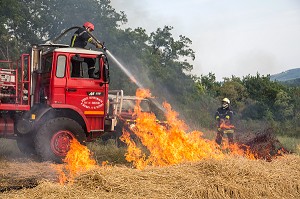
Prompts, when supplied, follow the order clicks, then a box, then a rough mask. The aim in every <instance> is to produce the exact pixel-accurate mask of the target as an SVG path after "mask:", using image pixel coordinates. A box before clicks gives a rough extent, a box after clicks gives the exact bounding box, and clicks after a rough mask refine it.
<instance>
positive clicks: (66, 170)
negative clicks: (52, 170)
mask: <svg viewBox="0 0 300 199" xmlns="http://www.w3.org/2000/svg"><path fill="white" fill-rule="evenodd" d="M63 162H64V164H63V166H62V168H61V169H60V175H59V182H60V184H64V183H65V182H70V183H73V181H74V178H75V177H76V176H77V175H78V174H79V173H81V172H84V171H88V170H90V169H92V168H95V166H96V165H97V163H96V161H95V160H94V159H92V158H91V153H90V150H89V149H88V148H87V147H86V146H83V145H81V144H80V143H79V142H78V141H77V140H76V139H73V140H72V141H71V145H70V150H69V151H68V153H67V155H66V157H65V158H64V160H63Z"/></svg>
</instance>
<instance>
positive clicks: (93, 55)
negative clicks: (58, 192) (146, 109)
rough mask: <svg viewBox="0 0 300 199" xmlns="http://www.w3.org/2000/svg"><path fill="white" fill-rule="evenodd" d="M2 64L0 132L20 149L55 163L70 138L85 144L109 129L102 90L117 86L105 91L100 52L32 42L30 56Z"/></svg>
mask: <svg viewBox="0 0 300 199" xmlns="http://www.w3.org/2000/svg"><path fill="white" fill-rule="evenodd" d="M1 62H2V63H4V62H5V61H0V63H1ZM7 64H8V65H9V66H8V67H6V68H5V69H4V68H3V65H2V64H1V65H0V67H1V68H0V69H1V70H0V112H1V117H0V136H1V137H10V138H11V137H13V138H16V139H17V143H18V146H19V148H20V150H21V151H23V152H25V153H36V154H37V155H39V156H40V157H41V159H42V160H50V161H56V162H61V160H62V159H63V158H64V157H65V156H66V154H67V152H68V150H69V146H70V141H71V140H72V139H74V138H76V139H77V140H78V141H79V142H81V143H85V142H86V141H92V140H93V139H94V138H97V137H99V136H101V135H102V134H103V133H104V132H111V131H114V127H115V126H116V123H117V118H116V115H113V114H109V112H108V110H109V100H108V93H109V92H110V93H112V94H115V95H117V96H121V95H122V91H109V80H110V79H109V64H108V60H107V57H106V55H105V53H103V52H101V51H94V50H87V49H82V48H70V47H68V46H66V45H57V44H43V45H34V46H33V47H32V53H31V55H29V54H23V55H22V56H21V58H20V60H18V61H16V62H7ZM119 105H121V103H119V104H115V105H114V106H115V107H116V108H117V109H120V108H121V107H119ZM117 112H118V111H116V112H114V113H117Z"/></svg>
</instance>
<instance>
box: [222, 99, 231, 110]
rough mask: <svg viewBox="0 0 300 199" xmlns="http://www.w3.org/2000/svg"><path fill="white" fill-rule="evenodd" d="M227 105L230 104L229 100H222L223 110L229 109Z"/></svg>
mask: <svg viewBox="0 0 300 199" xmlns="http://www.w3.org/2000/svg"><path fill="white" fill-rule="evenodd" d="M229 104H230V100H229V99H228V98H226V97H225V98H224V99H223V100H222V107H223V108H224V109H225V108H228V107H229Z"/></svg>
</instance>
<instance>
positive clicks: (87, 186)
mask: <svg viewBox="0 0 300 199" xmlns="http://www.w3.org/2000/svg"><path fill="white" fill-rule="evenodd" d="M0 177H1V179H0V185H2V188H3V187H4V184H5V181H6V183H8V182H9V179H10V182H11V183H13V182H15V181H17V180H20V183H21V184H22V182H23V184H24V185H25V184H26V183H28V184H27V185H29V186H27V188H26V187H23V188H22V186H19V187H18V186H16V187H15V188H11V189H6V191H5V189H2V190H1V192H0V198H2V199H6V198H7V199H8V198H9V199H12V198H18V199H20V198H24V199H25V198H26V199H28V198H49V199H50V198H51V199H52V198H57V199H59V198H125V199H126V198H222V199H224V198H239V199H241V198H251V199H252V198H264V199H265V198H272V199H273V198H300V156H298V155H285V156H282V157H278V158H276V159H274V160H273V161H271V162H266V161H264V160H248V159H246V158H241V157H231V158H226V159H223V160H213V159H210V160H202V161H199V162H189V163H183V164H179V165H173V166H168V167H147V168H146V169H144V170H137V169H133V168H130V167H129V166H124V165H118V166H116V165H106V166H99V167H97V168H95V169H93V170H90V171H88V172H85V173H82V174H80V175H79V176H78V177H76V179H75V181H74V183H73V184H65V185H60V184H59V183H58V182H57V176H56V172H55V170H54V169H53V166H52V164H51V163H39V162H35V161H31V160H26V161H24V160H23V161H3V160H2V161H1V162H0ZM0 187H1V186H0Z"/></svg>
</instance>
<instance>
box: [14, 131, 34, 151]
mask: <svg viewBox="0 0 300 199" xmlns="http://www.w3.org/2000/svg"><path fill="white" fill-rule="evenodd" d="M17 145H18V148H19V150H20V151H21V152H22V153H23V154H25V155H36V151H35V148H34V140H33V136H32V134H26V135H18V137H17Z"/></svg>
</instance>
